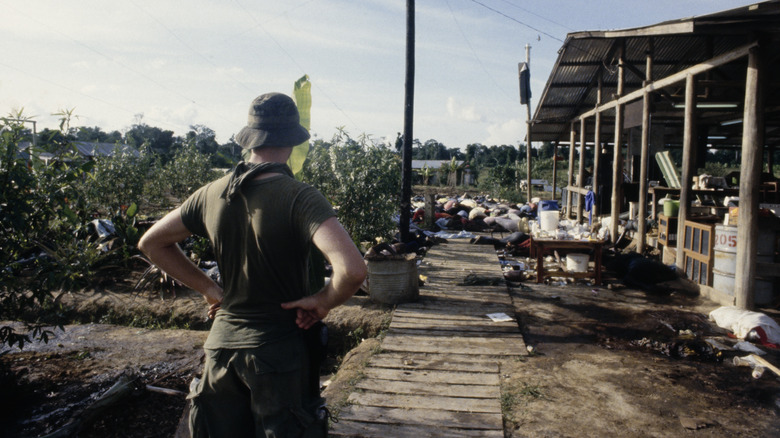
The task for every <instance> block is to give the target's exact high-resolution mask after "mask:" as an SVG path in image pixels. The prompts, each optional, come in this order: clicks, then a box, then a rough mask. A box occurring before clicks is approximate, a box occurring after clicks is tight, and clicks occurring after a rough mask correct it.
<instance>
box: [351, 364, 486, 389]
mask: <svg viewBox="0 0 780 438" xmlns="http://www.w3.org/2000/svg"><path fill="white" fill-rule="evenodd" d="M363 374H364V375H365V377H366V378H368V379H380V380H397V381H400V382H419V383H426V384H427V383H434V382H440V383H450V384H456V385H492V386H498V385H499V383H500V382H499V381H498V374H497V373H470V372H461V371H436V370H425V369H413V370H410V369H392V368H374V367H367V368H365V369H364V370H363Z"/></svg>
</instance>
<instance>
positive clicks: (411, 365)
mask: <svg viewBox="0 0 780 438" xmlns="http://www.w3.org/2000/svg"><path fill="white" fill-rule="evenodd" d="M369 366H371V367H374V368H397V369H404V370H417V369H426V370H439V371H458V372H473V373H498V362H497V361H491V360H488V359H482V358H475V357H473V356H461V355H457V356H456V355H446V354H409V353H407V354H403V353H391V352H383V353H382V354H377V355H374V356H373V357H372V358H371V361H370V362H369Z"/></svg>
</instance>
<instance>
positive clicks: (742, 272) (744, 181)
mask: <svg viewBox="0 0 780 438" xmlns="http://www.w3.org/2000/svg"><path fill="white" fill-rule="evenodd" d="M767 74H768V72H767V71H766V66H765V64H764V63H763V60H762V57H761V53H760V46H759V47H754V48H752V49H751V50H750V53H749V54H748V68H747V75H746V77H745V113H744V116H743V119H742V120H743V124H742V126H743V128H742V129H743V130H742V164H741V166H740V169H739V171H740V182H739V217H738V219H737V220H738V221H739V227H738V229H737V260H736V264H737V266H736V272H735V275H734V297H735V299H736V303H735V304H736V306H737V307H739V308H741V309H752V308H753V306H754V294H753V287H754V285H755V276H756V275H755V274H756V253H757V252H758V195H759V188H760V186H761V180H760V177H761V158H762V155H763V150H764V136H765V132H764V129H765V128H764V93H765V92H766V88H765V81H766V76H767Z"/></svg>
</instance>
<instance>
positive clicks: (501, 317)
mask: <svg viewBox="0 0 780 438" xmlns="http://www.w3.org/2000/svg"><path fill="white" fill-rule="evenodd" d="M487 317H488V318H490V319H491V320H492V321H493V322H507V321H514V319H513V318H512V317H511V316H509V315H507V314H506V313H488V315H487Z"/></svg>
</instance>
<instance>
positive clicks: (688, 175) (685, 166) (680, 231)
mask: <svg viewBox="0 0 780 438" xmlns="http://www.w3.org/2000/svg"><path fill="white" fill-rule="evenodd" d="M696 118H697V112H696V77H695V76H693V75H688V77H687V78H685V122H684V124H683V163H682V175H681V178H680V210H679V212H678V215H677V217H678V218H679V219H678V221H677V258H676V261H675V264H676V265H677V267H678V268H680V269H685V266H683V255H684V245H683V242H684V241H685V218H686V217H687V216H688V210H689V208H690V206H691V183H692V181H693V174H694V171H695V169H694V167H695V166H696Z"/></svg>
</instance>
